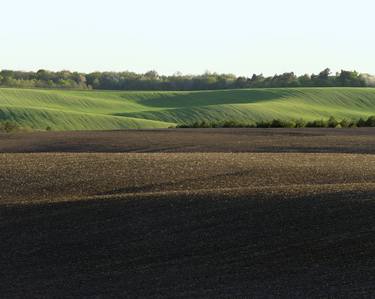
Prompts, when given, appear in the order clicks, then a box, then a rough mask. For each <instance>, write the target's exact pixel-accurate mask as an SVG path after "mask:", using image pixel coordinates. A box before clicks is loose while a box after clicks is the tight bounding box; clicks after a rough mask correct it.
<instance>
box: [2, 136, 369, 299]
mask: <svg viewBox="0 0 375 299" xmlns="http://www.w3.org/2000/svg"><path fill="white" fill-rule="evenodd" d="M169 132H171V133H169ZM183 132H184V133H182V134H181V135H177V133H176V132H175V131H156V132H152V131H142V132H136V131H128V132H110V133H107V134H108V135H106V133H102V135H101V134H98V139H97V140H96V141H94V139H93V137H92V136H94V135H90V134H88V133H74V134H77V135H76V136H80V135H79V134H83V135H81V136H86V137H85V138H92V139H91V140H92V142H93V144H90V143H89V145H87V143H86V142H84V141H83V140H85V139H82V141H81V145H82V148H83V149H87V146H91V148H95V146H94V144H95V142H97V143H96V144H97V146H98V147H100V146H103V147H102V149H104V148H105V146H108V145H105V143H104V142H99V141H100V140H102V141H103V140H104V138H105V137H107V138H109V139H110V140H111V142H109V144H110V148H113V147H116V146H120V147H121V148H122V149H124V150H123V151H125V149H129V148H131V149H133V150H134V148H135V147H133V146H134V144H135V143H136V141H138V142H139V144H142V146H144V147H146V148H148V150H147V151H152V149H153V150H154V151H155V152H154V153H131V152H130V151H133V150H126V151H127V152H125V153H105V152H103V150H99V152H100V153H68V152H66V153H59V152H54V153H53V152H51V151H57V148H54V150H49V151H50V153H38V152H34V153H28V154H23V153H18V154H17V153H5V154H0V186H1V188H0V281H1V283H0V293H1V297H4V298H15V297H25V296H26V297H39V298H40V297H80V298H81V297H89V298H92V297H99V298H101V297H128V298H137V297H142V298H171V297H178V298H191V297H204V298H207V297H208V298H220V297H221V298H228V297H236V296H237V297H244V296H247V297H262V298H263V297H267V298H269V297H292V298H293V297H294V298H296V297H319V296H320V297H332V296H334V297H346V296H349V297H366V296H367V297H369V296H371V295H372V294H373V293H374V291H375V289H374V283H373V282H374V279H375V249H374V248H375V246H374V245H375V221H374V219H373V218H374V217H373V215H374V213H375V156H374V155H372V154H364V153H372V150H373V149H372V147H371V145H372V142H373V137H372V135H371V133H372V131H371V130H359V131H355V132H357V133H356V134H351V133H348V132H352V131H344V130H343V131H341V130H336V131H333V130H332V131H330V130H312V131H310V130H307V131H300V130H291V131H290V130H279V131H277V130H238V131H236V130H229V131H228V130H214V131H209V132H210V133H207V132H208V131H205V130H200V131H197V135H196V139H195V145H196V147H195V149H196V150H195V152H193V153H185V152H184V151H185V150H186V148H187V147H186V145H187V144H190V142H193V135H194V133H193V132H194V131H183ZM136 133H138V134H139V135H138V136H143V137H144V136H145V135H144V134H147V135H146V136H147V138H148V140H149V143H147V142H146V141H144V140H146V137H145V139H143V137H139V139H136ZM61 134H62V133H61ZM64 134H68V135H60V133H59V134H56V135H53V134H52V133H48V134H40V135H38V134H37V135H34V136H41V137H39V139H34V140H33V141H32V139H31V138H30V139H27V138H20V135H11V136H9V135H8V136H6V137H5V136H4V135H3V136H2V137H1V140H2V142H0V147H2V149H4V148H8V149H10V148H13V149H18V151H22V149H26V147H28V149H32V148H34V151H35V148H36V146H38V144H39V146H40V144H42V143H43V142H45V143H44V145H43V146H45V145H47V140H52V139H53V138H57V139H56V140H60V141H61V142H63V138H62V136H65V137H66V138H67V139H65V141H64V142H65V143H61V144H59V145H58V146H60V148H61V149H64V148H65V147H64V146H65V144H66V143H67V144H68V143H70V142H71V140H72V138H73V135H69V134H73V133H64ZM112 134H114V135H112ZM116 134H119V135H116ZM121 134H124V135H121ZM133 134H134V135H133ZM168 134H175V135H172V136H180V139H178V140H173V139H172V138H168V136H169V137H171V135H168ZM184 134H187V135H184ZM201 134H202V135H201ZM215 135H217V136H220V138H221V140H222V142H221V143H217V144H218V145H217V146H218V148H219V150H220V151H222V152H221V153H214V152H210V153H207V152H204V151H203V150H202V151H201V152H199V150H198V149H203V148H206V149H208V151H211V150H210V149H214V143H213V141H212V143H210V142H209V141H207V140H214V139H210V136H215ZM112 136H117V137H118V136H127V137H128V139H127V140H128V142H125V141H124V140H126V139H125V138H124V139H123V140H122V139H121V140H119V141H118V143H115V139H116V138H114V137H112ZM333 136H334V137H333ZM7 138H8V139H7ZM12 138H13V139H12ZM43 138H46V139H43ZM74 138H77V139H75V140H76V141H75V142H78V137H74ZM112 138H113V139H112ZM189 138H190V139H189ZM212 138H213V137H212ZM236 138H238V140H243V141H245V140H247V143H246V146H245V147H244V149H247V150H245V152H244V153H231V152H230V151H231V149H233V150H234V151H235V150H236V149H237V143H236V142H235V141H234V140H236ZM299 138H301V139H299ZM316 138H318V139H316ZM319 138H324V139H319ZM346 138H351V139H353V138H354V139H355V140H357V141H358V140H359V139H361V138H363V140H364V141H363V143H360V145H359V143H357V145H354V144H352V145H351V146H350V142H349V141H348V140H347V139H346ZM356 138H358V139H356ZM4 140H13V141H9V142H8V141H6V142H4ZM86 140H87V139H86ZM157 140H161V141H160V144H161V145H160V144H157V143H156V141H157ZM308 140H310V141H311V143H310V144H309V143H308ZM318 140H321V141H320V142H317V141H318ZM322 140H325V141H324V142H323V141H322ZM335 140H336V141H335ZM21 141H22V142H25V143H23V145H22V146H23V147H21V146H20V144H21ZM252 141H253V142H254V143H253V142H252ZM12 142H13V143H12ZM112 142H113V143H112ZM153 142H155V143H153ZM168 142H169V144H171V143H174V144H179V143H180V144H182V145H181V148H182V150H181V151H182V152H180V153H179V152H175V153H168V152H162V151H163V150H162V149H163V148H166V147H167V146H166V145H165V144H168ZM288 142H289V143H288ZM298 142H299V143H301V144H302V145H304V146H305V147H309V148H310V150H308V151H305V152H304V150H302V152H300V153H299V152H298V151H300V150H299V149H298V148H295V151H297V152H296V153H295V152H291V151H293V147H296V146H295V145H296V143H298ZM17 143H18V145H19V146H18V147H17V146H16V144H17ZM259 144H262V146H263V145H264V144H268V146H269V148H271V149H274V150H275V151H276V149H277V148H280V147H281V148H284V149H285V152H284V153H275V152H272V151H271V152H262V153H259V152H257V149H259ZM136 146H138V144H137V145H136ZM287 146H288V148H289V149H288V148H287ZM311 148H313V150H311ZM358 148H360V149H361V150H358ZM253 149H255V150H253ZM319 150H320V151H321V152H319ZM14 151H15V150H14ZM25 151H31V150H25ZM62 151H63V150H62ZM84 151H86V150H83V152H84ZM252 151H253V152H252ZM361 152H362V153H361Z"/></svg>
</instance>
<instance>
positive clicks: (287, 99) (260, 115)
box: [0, 88, 375, 130]
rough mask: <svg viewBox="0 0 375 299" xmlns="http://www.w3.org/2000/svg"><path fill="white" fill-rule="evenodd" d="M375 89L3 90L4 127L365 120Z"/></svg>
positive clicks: (373, 109) (373, 106)
mask: <svg viewBox="0 0 375 299" xmlns="http://www.w3.org/2000/svg"><path fill="white" fill-rule="evenodd" d="M374 114H375V89H371V88H285V89H281V88H280V89H250V90H249V89H242V90H220V91H195V92H138V91H137V92H135V91H134V92H131V91H130V92H129V91H66V90H36V89H35V90H34V89H30V90H29V89H10V88H3V89H0V121H1V120H12V121H15V122H17V123H18V124H19V125H21V126H24V127H31V128H33V129H45V128H46V127H47V126H50V127H51V128H52V129H53V130H105V129H123V128H167V127H171V126H175V125H176V124H181V123H191V122H194V121H223V120H236V121H240V122H251V121H260V120H269V119H274V118H280V119H298V118H303V119H305V120H316V119H321V118H328V117H330V116H334V117H336V118H337V119H342V118H350V119H355V118H359V117H367V116H370V115H374Z"/></svg>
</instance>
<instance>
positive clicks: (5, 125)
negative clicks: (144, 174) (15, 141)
mask: <svg viewBox="0 0 375 299" xmlns="http://www.w3.org/2000/svg"><path fill="white" fill-rule="evenodd" d="M51 130H52V128H51V127H49V126H48V127H46V128H45V131H51ZM31 131H34V130H33V129H32V128H29V127H21V126H20V125H19V124H18V123H16V122H14V121H10V120H7V121H0V132H5V133H12V132H31Z"/></svg>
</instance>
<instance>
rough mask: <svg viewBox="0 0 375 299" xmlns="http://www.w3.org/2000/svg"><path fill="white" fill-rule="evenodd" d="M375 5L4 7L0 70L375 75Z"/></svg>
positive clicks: (270, 0) (68, 3)
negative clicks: (347, 71) (326, 70)
mask: <svg viewBox="0 0 375 299" xmlns="http://www.w3.org/2000/svg"><path fill="white" fill-rule="evenodd" d="M374 12H375V1H373V0H356V1H349V0H314V1H312V0H311V1H307V0H256V1H253V0H247V1H246V0H230V1H229V0H228V1H222V0H189V1H178V0H174V1H173V0H133V1H130V0H122V1H120V0H105V1H104V0H103V1H99V0H64V1H52V0H33V1H30V0H0V41H1V42H0V69H18V70H37V69H40V68H45V69H50V70H61V69H69V70H77V71H84V72H89V71H95V70H99V71H104V70H108V71H121V70H131V71H136V72H144V71H147V70H150V69H155V70H157V71H158V72H159V73H163V74H172V73H174V72H176V71H181V72H183V73H193V74H196V73H202V72H204V71H205V70H210V71H216V72H224V73H234V74H237V75H251V74H252V73H264V74H266V75H272V74H274V73H282V72H286V71H295V72H296V73H298V74H302V73H306V72H308V73H311V72H315V73H316V72H319V71H320V70H322V69H323V68H325V67H330V68H331V69H332V70H334V71H337V70H340V69H350V70H351V69H356V70H358V71H360V72H368V73H373V74H375V59H374V55H375V37H374V36H375V35H374V28H375V21H374V20H375V19H374Z"/></svg>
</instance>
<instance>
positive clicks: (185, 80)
mask: <svg viewBox="0 0 375 299" xmlns="http://www.w3.org/2000/svg"><path fill="white" fill-rule="evenodd" d="M0 86H1V87H16V88H58V89H99V90H214V89H238V88H272V87H375V76H372V75H369V74H361V73H358V72H356V71H344V70H342V71H341V72H338V73H336V74H332V73H331V71H330V69H329V68H327V69H325V70H323V71H321V72H320V73H319V74H311V75H309V74H306V75H302V76H297V75H295V74H294V73H293V72H291V73H284V74H280V75H274V76H271V77H266V76H263V75H262V74H259V75H256V74H254V75H252V76H251V77H237V76H235V75H232V74H217V73H210V72H206V73H204V74H202V75H183V74H181V73H176V74H174V75H171V76H164V75H159V74H158V73H157V72H156V71H149V72H147V73H144V74H137V73H134V72H93V73H89V74H85V73H79V72H70V71H59V72H52V71H47V70H39V71H37V72H24V71H12V70H2V71H1V72H0Z"/></svg>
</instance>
